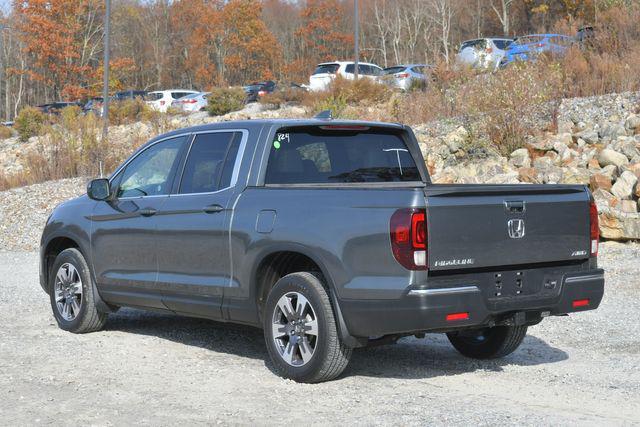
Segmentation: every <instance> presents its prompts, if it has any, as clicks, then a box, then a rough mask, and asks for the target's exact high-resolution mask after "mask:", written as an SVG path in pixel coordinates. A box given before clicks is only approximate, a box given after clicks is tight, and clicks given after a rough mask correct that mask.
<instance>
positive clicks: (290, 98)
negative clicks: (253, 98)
mask: <svg viewBox="0 0 640 427" xmlns="http://www.w3.org/2000/svg"><path fill="white" fill-rule="evenodd" d="M306 96H307V92H305V91H304V90H303V89H294V88H286V89H284V90H276V91H275V92H271V93H268V94H266V95H264V96H262V97H260V99H259V101H260V103H261V104H264V105H273V106H275V107H276V108H279V107H281V106H283V105H286V104H300V103H302V101H303V100H304V99H305V97H306Z"/></svg>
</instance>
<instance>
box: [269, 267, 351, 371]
mask: <svg viewBox="0 0 640 427" xmlns="http://www.w3.org/2000/svg"><path fill="white" fill-rule="evenodd" d="M263 322H264V336H265V341H266V344H267V350H268V351H269V356H270V357H271V360H272V361H273V364H274V366H275V368H276V370H277V371H278V373H280V375H282V376H283V377H285V378H290V379H292V380H294V381H298V382H305V383H317V382H322V381H329V380H332V379H334V378H336V377H337V376H338V375H340V374H341V373H342V371H343V370H344V368H346V366H347V364H348V363H349V358H350V356H351V351H352V350H351V349H350V348H347V347H346V346H345V345H344V344H343V343H342V341H341V340H340V336H339V335H338V330H337V327H336V321H335V317H334V314H333V309H332V307H331V302H330V301H329V296H328V295H327V292H326V290H325V289H324V287H323V286H322V283H321V282H320V280H319V279H318V278H317V277H316V276H315V275H313V274H311V273H306V272H303V273H292V274H288V275H286V276H284V277H283V278H281V279H280V280H278V282H277V283H276V284H275V285H274V287H273V289H271V292H269V297H268V298H267V302H266V305H265V310H264V321H263Z"/></svg>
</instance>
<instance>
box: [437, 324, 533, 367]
mask: <svg viewBox="0 0 640 427" xmlns="http://www.w3.org/2000/svg"><path fill="white" fill-rule="evenodd" d="M525 335H527V327H526V326H496V327H493V328H481V329H472V330H468V331H459V332H449V333H448V334H447V338H449V341H450V342H451V344H452V345H453V346H454V347H455V349H456V350H458V351H459V352H460V354H462V355H463V356H466V357H471V358H473V359H498V358H500V357H504V356H507V355H509V354H511V353H513V352H514V351H515V350H516V349H517V348H518V347H519V346H520V344H521V343H522V340H523V339H524V337H525Z"/></svg>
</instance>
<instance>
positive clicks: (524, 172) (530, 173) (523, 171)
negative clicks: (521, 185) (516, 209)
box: [518, 167, 541, 184]
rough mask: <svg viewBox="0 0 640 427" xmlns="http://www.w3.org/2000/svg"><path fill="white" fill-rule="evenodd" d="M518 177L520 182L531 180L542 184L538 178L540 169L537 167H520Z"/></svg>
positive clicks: (533, 182)
mask: <svg viewBox="0 0 640 427" xmlns="http://www.w3.org/2000/svg"><path fill="white" fill-rule="evenodd" d="M518 179H519V180H520V182H530V183H532V184H540V183H541V180H539V179H538V171H536V169H535V168H530V167H523V168H520V169H518Z"/></svg>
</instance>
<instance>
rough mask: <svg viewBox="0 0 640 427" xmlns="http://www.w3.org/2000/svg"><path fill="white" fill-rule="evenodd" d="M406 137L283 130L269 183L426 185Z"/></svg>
mask: <svg viewBox="0 0 640 427" xmlns="http://www.w3.org/2000/svg"><path fill="white" fill-rule="evenodd" d="M421 180H422V178H421V176H420V172H419V171H418V168H417V166H416V163H415V161H414V159H413V157H412V156H411V153H410V152H409V150H408V149H407V145H406V144H405V142H404V140H403V138H402V137H401V136H400V135H399V134H396V133H394V132H391V131H388V130H364V131H342V130H341V131H334V130H330V131H323V130H320V129H317V128H313V129H309V130H293V131H286V130H283V131H281V132H278V133H277V134H276V137H275V139H274V141H273V143H272V146H271V152H270V155H269V161H268V164H267V171H266V177H265V183H266V184H331V183H358V182H401V181H421Z"/></svg>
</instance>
